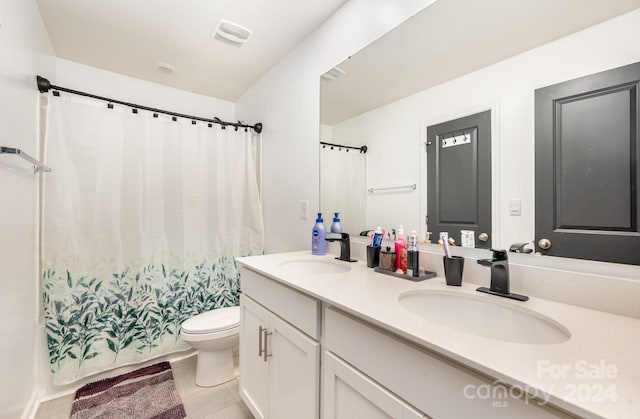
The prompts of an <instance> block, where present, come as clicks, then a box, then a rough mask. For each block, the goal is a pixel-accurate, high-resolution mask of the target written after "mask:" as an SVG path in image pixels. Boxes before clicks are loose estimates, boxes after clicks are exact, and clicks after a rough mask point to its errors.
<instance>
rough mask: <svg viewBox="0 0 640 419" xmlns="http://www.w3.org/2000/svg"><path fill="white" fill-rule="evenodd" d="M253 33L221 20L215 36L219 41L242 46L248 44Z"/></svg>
mask: <svg viewBox="0 0 640 419" xmlns="http://www.w3.org/2000/svg"><path fill="white" fill-rule="evenodd" d="M252 33H253V31H252V30H251V29H248V28H245V27H244V26H240V25H238V24H237V23H233V22H229V21H228V20H224V19H221V20H220V23H218V27H217V28H216V31H215V33H214V34H213V36H214V38H216V39H217V40H219V41H223V42H227V43H230V44H233V45H237V46H241V45H244V43H245V42H247V40H248V39H249V37H250V36H251V34H252Z"/></svg>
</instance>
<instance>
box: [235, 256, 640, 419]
mask: <svg viewBox="0 0 640 419" xmlns="http://www.w3.org/2000/svg"><path fill="white" fill-rule="evenodd" d="M299 259H300V260H321V259H324V260H327V261H334V256H333V255H326V256H312V255H311V253H310V252H308V251H303V252H292V253H280V254H273V255H265V256H250V257H243V258H238V259H237V260H238V262H239V263H240V264H241V265H243V266H246V267H247V268H250V269H252V270H254V271H256V272H259V273H261V274H264V275H266V276H268V277H270V278H272V279H274V280H276V281H278V282H280V283H282V284H285V285H288V286H290V287H292V288H294V289H297V290H299V291H301V292H303V293H306V294H308V295H311V296H313V297H315V298H318V299H319V300H322V301H324V302H326V303H328V304H330V305H332V306H335V307H337V308H340V309H342V310H344V311H346V312H348V313H351V314H352V315H355V316H357V317H359V318H362V319H364V320H366V321H369V322H371V323H373V324H375V325H377V326H379V327H382V328H384V329H386V330H389V331H391V332H393V333H395V334H397V335H399V336H401V337H403V338H405V339H407V340H409V341H412V342H414V343H416V344H418V345H420V346H423V347H425V348H428V349H430V350H433V351H434V352H437V353H439V354H442V355H444V356H446V357H448V358H450V359H453V360H455V361H457V362H459V363H461V364H463V365H465V366H468V367H470V368H472V369H475V370H477V371H479V372H481V373H483V374H486V375H489V376H490V377H493V378H495V379H498V380H501V381H502V382H504V383H506V384H508V385H511V386H515V387H516V388H518V389H524V390H527V391H528V392H529V393H531V394H534V395H537V397H538V398H539V399H541V400H547V401H549V403H550V404H551V405H554V406H557V407H559V408H562V409H564V410H566V411H568V412H570V413H572V414H575V415H578V416H585V417H599V416H600V417H607V418H638V417H640V320H639V319H634V318H629V317H623V316H619V315H615V314H610V313H605V312H600V311H596V310H590V309H586V308H582V307H576V306H572V305H567V304H561V303H556V302H553V301H548V300H543V299H539V298H534V297H531V298H530V299H529V301H526V302H519V301H512V300H509V299H506V298H502V297H496V296H491V295H487V294H482V293H478V292H476V291H475V289H476V288H477V285H474V284H465V283H463V285H462V287H449V286H447V285H446V284H445V281H444V279H443V278H439V277H436V278H432V279H429V280H426V281H422V282H418V283H415V282H411V281H408V280H404V279H401V278H395V277H392V276H388V275H383V274H379V273H375V272H374V271H373V269H370V268H367V266H366V264H365V263H363V262H357V263H351V264H349V266H350V267H351V270H350V271H348V272H345V273H339V274H330V275H326V274H325V275H295V274H291V273H287V272H286V271H285V270H283V269H282V268H281V267H280V266H279V265H280V263H282V262H285V261H291V260H299ZM336 263H344V264H346V262H337V261H336ZM412 290H446V291H449V292H456V293H464V294H468V295H473V296H483V297H484V298H487V299H492V300H494V301H498V302H499V303H500V304H510V305H514V306H516V307H520V308H526V309H527V310H530V311H533V312H535V313H539V314H541V315H543V316H546V317H549V318H551V319H553V320H555V321H557V322H558V323H560V324H561V325H562V326H564V327H565V328H566V329H568V331H569V332H570V333H571V338H569V340H568V341H566V342H563V343H557V344H550V345H537V344H536V345H534V344H523V343H513V342H505V341H499V340H494V339H490V338H486V337H482V336H476V335H473V334H469V333H464V332H461V331H457V330H455V329H451V328H447V327H444V326H442V325H439V324H437V323H435V322H433V321H429V320H426V319H423V318H422V317H419V316H417V315H415V314H413V313H411V312H409V311H408V310H406V309H405V308H404V307H402V306H401V305H400V304H399V302H398V296H399V295H401V294H403V293H405V292H407V291H412ZM515 291H517V290H515ZM638 304H640V302H638ZM451 313H452V315H455V314H456V307H451Z"/></svg>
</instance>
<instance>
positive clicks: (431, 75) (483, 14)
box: [321, 0, 640, 125]
mask: <svg viewBox="0 0 640 419" xmlns="http://www.w3.org/2000/svg"><path fill="white" fill-rule="evenodd" d="M638 7H640V0H482V1H479V0H438V1H436V2H435V3H433V4H432V5H431V6H429V7H427V8H426V9H424V10H423V11H422V12H420V13H418V14H417V15H416V16H414V17H412V18H411V19H409V20H408V21H406V22H405V23H403V24H402V25H400V26H399V27H397V28H396V29H394V30H393V31H391V32H389V33H388V34H386V35H385V36H383V37H382V38H380V39H379V40H377V41H376V42H374V43H373V44H371V45H369V46H368V47H366V48H365V49H364V50H362V51H360V52H358V53H357V54H356V55H354V56H353V57H351V58H350V59H348V60H346V61H345V62H343V63H341V64H338V67H339V68H341V69H343V70H345V71H346V75H344V76H342V77H340V78H338V79H336V80H332V81H327V80H324V79H322V82H321V86H322V95H321V97H322V99H321V121H322V123H324V124H327V125H334V124H336V123H339V122H342V121H344V120H347V119H350V118H352V117H354V116H357V115H359V114H361V113H364V112H366V111H369V110H371V109H375V108H378V107H380V106H382V105H385V104H388V103H391V102H393V101H395V100H398V99H400V98H403V97H405V96H408V95H410V94H412V93H416V92H419V91H422V90H425V89H427V88H429V87H433V86H436V85H438V84H441V83H444V82H446V81H448V80H452V79H454V78H456V77H460V76H462V75H464V74H467V73H470V72H473V71H475V70H478V69H480V68H483V67H486V66H488V65H491V64H494V63H497V62H499V61H502V60H504V59H506V58H508V57H511V56H514V55H517V54H519V53H521V52H524V51H527V50H529V49H532V48H535V47H537V46H540V45H543V44H545V43H548V42H551V41H553V40H555V39H558V38H560V37H562V36H565V35H568V34H570V33H573V32H576V31H579V30H580V29H583V28H586V27H588V26H591V25H594V24H596V23H598V22H602V21H604V20H607V19H610V18H612V17H615V16H617V15H620V14H623V13H625V12H628V11H631V10H633V9H635V8H638Z"/></svg>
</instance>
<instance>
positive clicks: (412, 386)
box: [324, 307, 570, 419]
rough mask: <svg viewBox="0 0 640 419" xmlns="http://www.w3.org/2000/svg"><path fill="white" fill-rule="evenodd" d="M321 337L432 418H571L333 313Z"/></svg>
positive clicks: (331, 348) (327, 314)
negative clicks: (323, 335) (517, 396)
mask: <svg viewBox="0 0 640 419" xmlns="http://www.w3.org/2000/svg"><path fill="white" fill-rule="evenodd" d="M324 333H325V345H326V348H327V349H328V350H329V351H331V352H334V353H336V354H337V355H338V356H340V357H341V358H343V359H344V360H346V361H347V362H349V363H350V364H351V365H353V366H355V367H356V368H358V369H359V370H360V371H362V372H363V373H365V374H366V375H368V376H369V377H371V378H373V379H374V380H375V381H377V382H379V383H382V384H383V385H384V386H385V387H386V388H388V389H389V390H391V391H392V392H393V393H395V394H396V395H398V396H399V397H400V398H402V399H404V400H406V401H407V402H409V403H410V404H411V405H413V406H415V407H417V408H418V409H420V410H421V411H423V412H425V413H426V414H427V415H429V416H431V417H434V418H438V419H439V418H461V417H478V418H480V417H483V418H484V417H490V418H514V417H517V418H536V419H538V418H568V417H570V416H567V415H565V414H563V413H562V412H559V411H557V410H555V409H552V408H550V407H548V406H540V405H539V404H538V401H537V400H529V401H528V403H527V402H525V401H524V400H523V399H519V398H514V397H511V396H510V395H509V392H508V391H506V388H505V387H504V386H501V385H499V384H498V385H497V386H496V385H494V384H495V380H492V379H490V378H488V377H486V376H484V375H480V374H478V373H476V372H474V371H472V370H470V369H468V368H465V367H462V366H461V365H458V364H456V363H454V362H452V361H449V360H448V359H446V358H444V357H442V356H439V355H437V354H435V353H433V352H430V351H427V350H425V349H422V348H420V347H418V346H417V345H414V344H412V343H409V342H406V341H403V340H401V339H400V338H399V337H396V336H393V335H391V334H389V333H387V332H384V331H382V330H380V329H377V328H374V327H372V326H369V325H367V324H365V323H363V322H362V321H360V320H358V319H355V318H353V317H351V316H349V315H347V314H344V313H342V312H340V311H337V310H335V309H333V308H331V307H328V308H326V310H325V330H324ZM496 387H498V388H496ZM487 394H488V395H487Z"/></svg>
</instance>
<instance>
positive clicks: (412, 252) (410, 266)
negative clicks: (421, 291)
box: [407, 230, 420, 278]
mask: <svg viewBox="0 0 640 419" xmlns="http://www.w3.org/2000/svg"><path fill="white" fill-rule="evenodd" d="M418 255H419V253H418V234H417V233H416V232H415V230H412V231H411V233H409V237H408V240H407V275H411V276H413V277H415V278H417V277H418V276H420V261H419V256H418Z"/></svg>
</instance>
